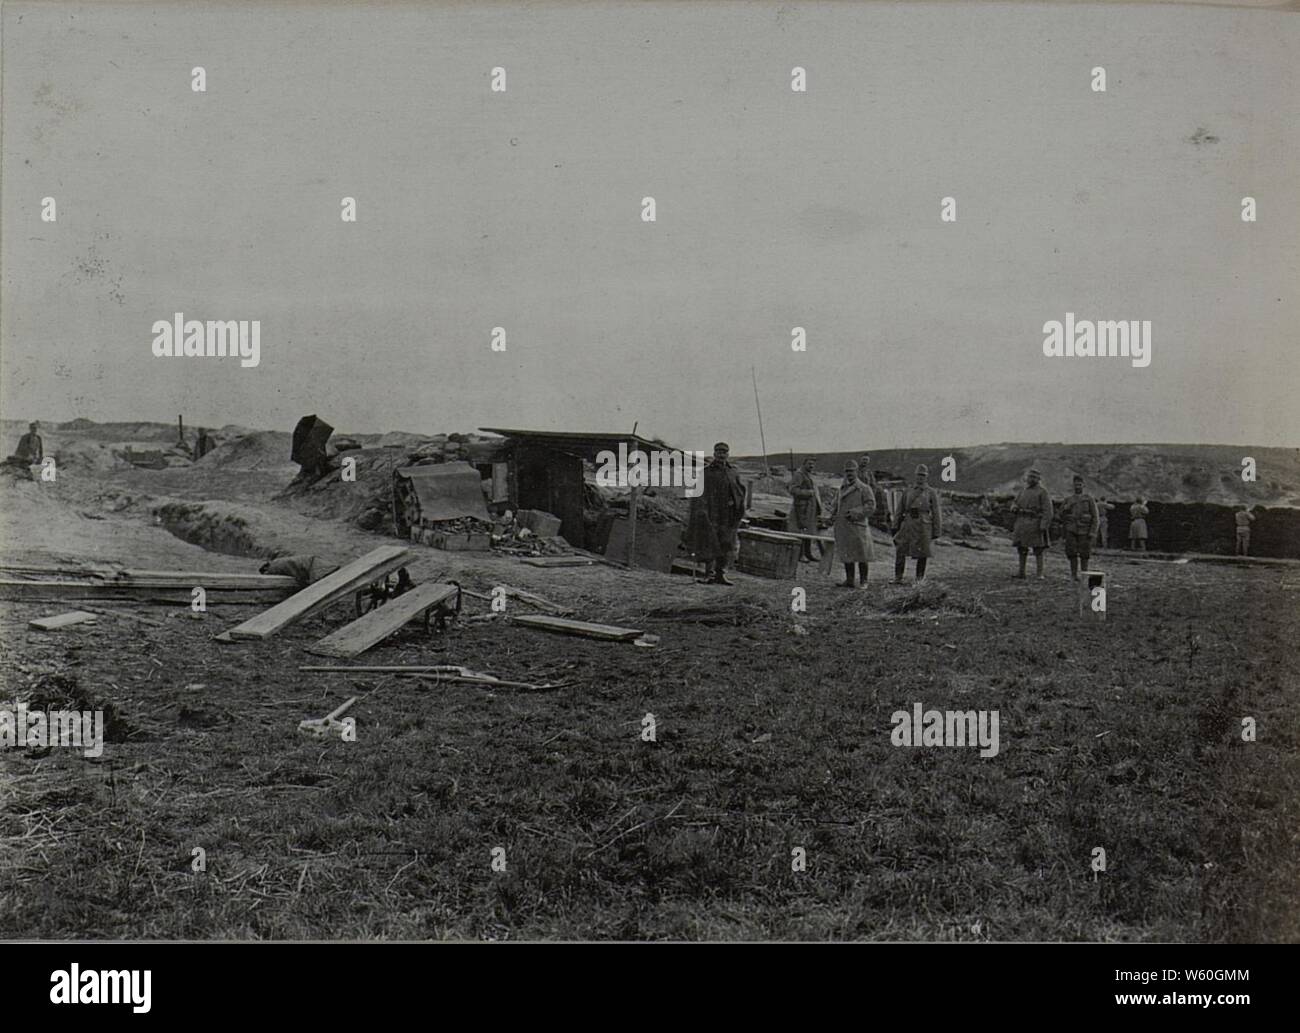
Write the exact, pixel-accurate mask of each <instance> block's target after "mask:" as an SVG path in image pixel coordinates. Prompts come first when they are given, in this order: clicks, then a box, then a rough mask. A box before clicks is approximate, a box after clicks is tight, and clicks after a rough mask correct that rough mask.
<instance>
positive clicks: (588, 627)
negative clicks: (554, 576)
mask: <svg viewBox="0 0 1300 1033" xmlns="http://www.w3.org/2000/svg"><path fill="white" fill-rule="evenodd" d="M510 619H511V621H512V622H513V623H515V624H522V625H524V626H525V627H529V628H541V629H542V630H544V631H558V632H560V633H561V634H565V635H583V636H585V637H586V638H603V639H612V640H614V641H619V642H621V641H626V640H627V639H633V638H639V637H640V636H641V634H642V632H641V631H640V630H639V629H637V628H620V627H618V626H617V625H615V624H591V623H589V622H587V621H574V620H568V619H567V618H564V617H551V616H548V615H546V614H541V613H527V614H520V615H519V616H518V617H511V618H510Z"/></svg>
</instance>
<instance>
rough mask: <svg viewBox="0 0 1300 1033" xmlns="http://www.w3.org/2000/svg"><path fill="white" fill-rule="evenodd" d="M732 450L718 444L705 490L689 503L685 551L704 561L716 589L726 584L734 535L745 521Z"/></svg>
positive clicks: (742, 488) (740, 483) (742, 487)
mask: <svg viewBox="0 0 1300 1033" xmlns="http://www.w3.org/2000/svg"><path fill="white" fill-rule="evenodd" d="M730 456H731V447H730V446H729V445H727V444H726V443H725V442H722V441H719V442H718V443H717V444H716V445H714V446H713V459H712V461H711V462H710V463H709V465H708V466H706V467H705V468H704V490H703V491H702V492H701V493H700V495H699V497H698V498H694V499H692V500H691V509H690V523H689V524H688V525H687V528H686V548H687V549H688V550H689V551H690V552H691V553H693V554H694V555H695V556H697V557H698V558H700V559H702V560H704V561H705V574H706V576H708V575H710V574H711V576H710V578H709V579H710V580H711V581H712V583H713V584H715V585H730V584H734V582H732V581H728V580H727V577H726V574H725V573H724V572H725V571H726V569H727V564H728V563H730V562H731V560H732V559H734V558H735V555H736V549H737V539H736V532H737V531H738V530H740V522H741V520H743V519H744V517H745V484H744V482H743V481H741V479H740V473H739V472H738V471H737V470H736V468H735V467H734V466H732V465H731V461H730Z"/></svg>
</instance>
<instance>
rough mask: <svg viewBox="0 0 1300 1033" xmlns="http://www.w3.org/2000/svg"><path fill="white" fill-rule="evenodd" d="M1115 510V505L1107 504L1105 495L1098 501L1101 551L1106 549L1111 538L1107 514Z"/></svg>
mask: <svg viewBox="0 0 1300 1033" xmlns="http://www.w3.org/2000/svg"><path fill="white" fill-rule="evenodd" d="M1114 508H1115V505H1114V503H1111V502H1107V501H1106V496H1105V495H1103V496H1102V497H1101V498H1099V499H1098V500H1097V548H1099V549H1104V548H1106V542H1107V541H1108V540H1109V538H1110V521H1109V520H1107V519H1106V514H1107V513H1109V512H1110V511H1111V510H1112V509H1114Z"/></svg>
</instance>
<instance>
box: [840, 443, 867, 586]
mask: <svg viewBox="0 0 1300 1033" xmlns="http://www.w3.org/2000/svg"><path fill="white" fill-rule="evenodd" d="M875 511H876V493H875V492H874V491H872V490H871V485H869V484H867V483H866V482H865V481H861V480H859V479H858V464H857V463H855V462H854V461H853V460H852V459H850V460H849V461H848V462H847V463H845V464H844V483H842V484H841V485H840V494H839V497H838V498H837V499H836V500H835V516H834V519H833V521H832V524H833V526H834V528H835V555H836V556H837V557H839V561H840V562H841V563H843V564H844V581H843V582H842V583H841V584H840V587H841V588H852V587H853V564H855V563H856V564H857V565H858V577H859V580H861V582H862V587H863V588H866V587H867V570H868V564H870V562H871V560H872V558H873V552H874V549H873V546H872V543H871V528H870V527H868V526H867V522H868V521H869V520H870V519H871V514H872V513H874V512H875Z"/></svg>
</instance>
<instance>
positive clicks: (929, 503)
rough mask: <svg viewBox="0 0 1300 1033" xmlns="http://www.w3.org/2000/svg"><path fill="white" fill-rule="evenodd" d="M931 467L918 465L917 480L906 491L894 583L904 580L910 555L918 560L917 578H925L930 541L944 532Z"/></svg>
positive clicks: (900, 515) (900, 512) (897, 528)
mask: <svg viewBox="0 0 1300 1033" xmlns="http://www.w3.org/2000/svg"><path fill="white" fill-rule="evenodd" d="M929 480H930V468H929V467H928V466H926V465H925V464H924V463H922V464H921V465H920V466H918V467H917V468H916V481H915V483H914V484H913V485H912V486H911V487H910V488H908V489H907V490H906V491H905V492H903V499H902V501H901V502H900V503H899V506H898V517H897V520H896V522H895V526H894V584H896V585H901V584H902V583H903V574H904V573H906V571H907V560H908V557H909V556H910V557H912V558H913V559H915V560H916V580H917V581H918V582H919V581H924V580H925V565H926V563H927V562H929V559H930V542H931V541H933V540H934V539H935V538H938V537H939V536H940V535H941V534H943V511H942V510H941V509H940V508H939V493H938V492H937V491H935V490H934V489H933V488H931V487H930V485H929Z"/></svg>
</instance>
